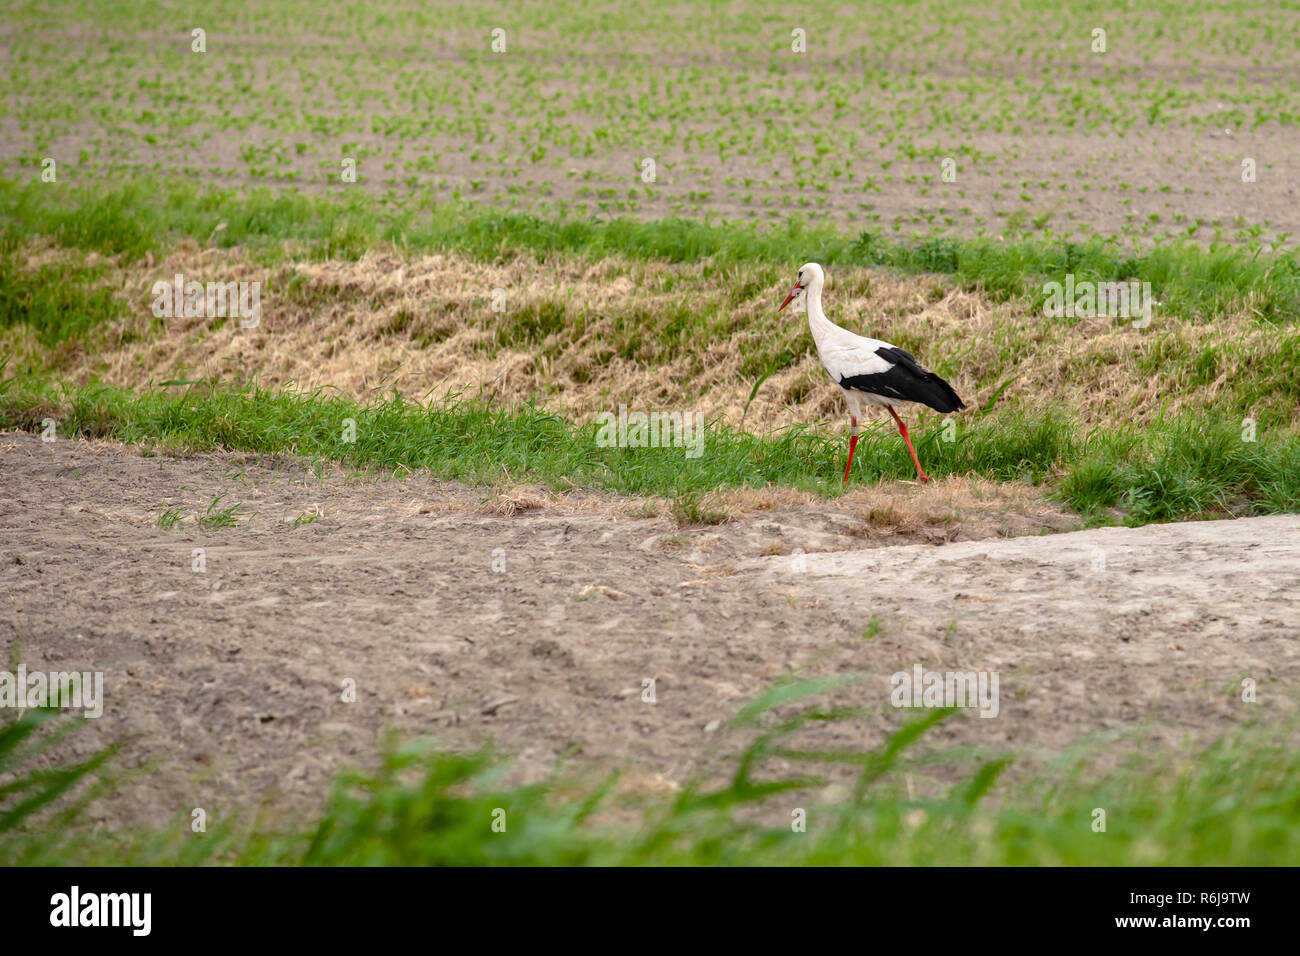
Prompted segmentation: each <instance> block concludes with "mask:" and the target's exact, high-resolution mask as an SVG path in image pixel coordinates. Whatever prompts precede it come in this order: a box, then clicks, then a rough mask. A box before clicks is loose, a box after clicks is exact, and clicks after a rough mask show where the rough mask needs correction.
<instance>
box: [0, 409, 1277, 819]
mask: <svg viewBox="0 0 1300 956" xmlns="http://www.w3.org/2000/svg"><path fill="white" fill-rule="evenodd" d="M0 487H2V488H3V492H4V493H3V496H0V651H3V652H4V653H6V654H8V653H9V652H10V651H11V649H12V647H13V646H14V643H15V641H18V642H21V658H22V661H23V663H24V664H25V665H26V666H27V668H28V669H29V670H60V671H66V670H80V671H102V672H103V673H104V682H105V698H106V701H105V709H104V714H103V716H102V717H101V718H99V719H98V720H89V721H86V724H87V730H86V732H83V733H80V734H77V735H76V736H75V737H74V738H72V741H71V743H70V746H71V747H72V748H73V749H74V750H75V751H76V752H78V753H88V752H89V751H90V750H92V749H93V748H94V747H96V746H100V745H103V744H104V743H106V742H107V741H109V740H112V739H117V738H121V737H128V738H130V740H131V743H130V744H129V746H128V748H127V751H126V754H125V759H126V761H127V762H130V761H133V760H139V759H143V758H146V757H161V758H162V760H161V762H160V764H159V765H158V766H157V767H156V768H155V769H153V770H151V771H150V772H149V773H148V774H146V775H144V776H142V777H141V778H139V779H138V780H136V781H134V782H132V783H131V784H129V785H128V786H127V788H126V789H125V790H124V791H123V795H122V797H121V798H114V799H113V800H111V801H109V802H107V803H105V804H102V805H97V809H96V810H95V813H96V814H98V815H99V816H100V818H101V819H103V821H104V822H105V823H106V824H109V825H120V824H121V823H122V822H125V821H135V822H152V823H158V822H160V821H162V820H166V819H169V818H175V817H176V816H177V815H178V814H187V813H188V812H189V810H190V809H191V808H192V807H196V806H198V807H204V808H205V809H206V810H207V811H208V812H209V813H210V814H213V813H215V814H217V815H224V814H226V813H229V812H232V811H233V810H236V809H238V808H249V807H256V806H272V807H275V808H278V809H279V810H281V811H283V812H285V813H288V814H292V815H300V814H304V813H307V812H309V811H310V810H311V809H312V808H314V807H316V806H318V805H319V800H320V798H321V794H322V793H323V792H324V787H325V785H326V783H327V781H328V779H329V777H330V776H331V775H332V774H333V773H334V772H335V771H336V770H338V769H339V768H341V767H343V766H347V765H367V764H371V763H372V762H373V761H374V759H375V755H376V752H377V749H376V745H377V742H378V741H379V740H381V739H382V736H383V734H384V732H385V731H386V730H388V729H397V730H399V731H401V732H403V733H408V734H428V735H432V736H434V737H435V738H437V739H439V740H441V741H443V742H445V743H446V744H448V745H450V746H453V747H472V746H477V745H479V744H482V743H485V742H489V741H491V742H494V743H495V744H496V745H497V746H498V747H499V748H500V749H502V750H503V751H505V752H507V753H509V754H511V755H513V756H514V757H515V760H516V764H515V765H516V768H517V772H518V773H519V774H521V775H523V776H525V777H535V776H538V775H541V774H544V773H546V772H547V771H548V770H549V769H550V768H552V767H553V766H555V764H556V763H557V761H559V760H561V759H564V760H565V761H567V763H566V766H568V767H571V768H572V767H583V768H591V769H593V770H604V769H607V768H611V767H615V766H619V767H630V768H632V770H633V771H634V772H635V773H636V774H639V779H640V780H641V781H642V783H643V785H644V786H645V787H647V788H650V789H655V788H662V789H665V790H667V789H671V788H672V787H674V786H677V785H680V784H681V783H682V782H683V781H685V780H686V779H687V778H689V777H691V776H692V775H693V774H696V773H698V772H701V771H702V770H707V768H708V765H709V761H710V760H711V759H716V758H717V755H718V753H719V752H720V751H721V750H722V749H725V741H726V740H727V739H730V738H729V737H728V735H727V734H726V733H725V731H720V730H719V727H720V726H722V725H725V723H726V721H728V719H729V718H731V717H732V716H733V715H734V714H735V713H736V711H737V710H738V709H739V707H740V706H741V705H742V704H743V703H744V702H745V701H746V700H748V699H750V698H752V697H753V696H755V695H756V694H758V693H760V692H761V691H762V690H763V689H765V688H766V687H768V686H769V685H770V684H771V683H772V682H773V681H774V680H776V679H777V678H779V677H781V676H782V675H784V674H787V673H789V672H791V671H795V672H798V673H799V674H802V675H813V674H830V673H837V672H849V671H856V672H864V673H866V674H867V675H869V676H868V678H867V679H866V680H865V681H864V682H863V683H860V684H858V685H856V686H855V687H853V688H852V689H850V690H849V691H847V692H846V693H848V695H849V702H850V703H853V704H854V705H856V706H859V707H863V708H866V709H867V711H868V712H869V715H868V716H867V717H864V718H863V719H861V720H855V721H846V722H841V723H837V724H834V725H832V726H829V727H826V728H823V729H822V730H820V731H819V733H821V734H822V739H821V740H820V744H821V745H825V746H848V747H870V746H874V745H876V744H878V743H879V742H880V741H881V740H882V739H883V738H884V737H885V735H887V734H888V733H889V732H891V731H892V730H894V729H896V728H897V727H898V726H899V725H900V724H901V722H902V721H903V719H904V717H906V716H907V712H902V711H899V710H897V709H895V708H894V707H892V706H891V705H890V699H889V698H890V684H889V679H890V675H891V674H894V673H896V672H899V671H911V670H912V668H913V667H914V665H917V664H920V665H921V666H922V667H923V668H924V669H925V670H937V671H944V670H961V671H967V670H971V671H973V670H988V671H992V672H997V673H998V675H999V679H1000V694H999V708H998V715H997V717H996V718H992V719H982V718H979V717H976V716H975V715H974V713H973V712H970V713H969V714H963V715H962V716H963V718H964V719H959V720H956V721H950V722H949V723H948V724H945V725H944V726H942V727H941V728H939V731H938V733H937V735H936V736H937V739H938V741H939V742H940V743H941V744H948V745H968V746H975V747H978V748H982V749H992V750H1006V749H1009V750H1011V751H1014V752H1015V753H1017V754H1019V755H1021V757H1022V758H1023V759H1024V760H1027V761H1030V762H1032V761H1033V760H1035V759H1039V758H1045V757H1047V756H1050V755H1052V754H1055V753H1057V752H1059V751H1060V750H1061V749H1062V748H1064V747H1065V746H1067V745H1068V744H1070V743H1071V742H1073V741H1075V740H1077V739H1078V738H1080V737H1081V736H1087V737H1090V738H1091V739H1098V737H1099V736H1100V737H1101V738H1102V739H1106V738H1108V737H1112V736H1114V735H1121V734H1124V733H1126V732H1128V731H1131V730H1134V729H1135V728H1144V730H1145V731H1149V733H1150V737H1151V739H1152V740H1153V741H1154V745H1157V746H1159V745H1162V744H1167V745H1169V746H1177V745H1179V744H1182V743H1185V742H1186V741H1187V740H1189V739H1203V738H1205V737H1208V736H1213V735H1216V734H1218V733H1220V732H1222V731H1224V730H1226V729H1227V728H1229V727H1230V726H1231V725H1232V724H1234V723H1237V722H1239V721H1242V720H1244V719H1246V718H1248V717H1250V716H1254V715H1257V714H1261V713H1263V712H1264V711H1266V710H1269V709H1274V710H1282V709H1285V708H1287V707H1288V706H1291V704H1293V702H1294V700H1295V689H1296V688H1297V686H1300V653H1298V652H1297V646H1298V643H1297V634H1298V632H1300V597H1298V596H1297V595H1300V516H1296V515H1290V516H1280V517H1269V518H1257V519H1242V520H1237V521H1219V522H1200V523H1188V524H1177V525H1163V526H1151V527H1146V528H1139V529H1128V528H1103V529H1096V530H1088V531H1076V532H1069V533H1060V534H1046V535H1036V534H1025V535H1023V536H1021V537H1013V538H1007V537H1002V535H1006V534H1009V533H1017V532H1019V533H1022V534H1023V533H1024V532H1028V531H1033V530H1036V529H1035V527H1034V524H1037V526H1038V528H1039V529H1044V530H1046V529H1050V528H1061V527H1065V526H1068V525H1066V524H1064V523H1063V516H1060V515H1057V516H1056V517H1055V518H1050V517H1048V516H1047V513H1044V515H1043V516H1040V517H1039V518H1038V519H1035V520H1034V521H1028V523H1025V522H1022V523H1021V524H1019V525H1015V524H1006V523H999V522H998V521H996V520H992V519H991V518H990V517H989V516H987V515H986V516H981V515H979V514H973V513H972V514H971V515H969V520H968V523H967V524H966V525H965V527H966V529H967V530H966V532H965V534H954V533H948V534H947V535H937V536H936V535H935V534H934V533H933V529H927V528H925V527H920V528H913V530H912V531H911V533H910V536H901V535H898V534H890V533H887V530H886V531H882V529H881V528H880V527H878V526H873V525H872V524H871V523H870V522H869V521H867V520H865V519H863V518H862V517H861V514H862V511H861V508H860V507H857V506H853V505H852V504H851V503H850V501H849V499H848V498H846V499H842V500H841V501H838V502H827V503H821V504H817V505H816V506H808V505H803V506H792V507H787V508H775V509H770V510H767V511H765V512H762V513H751V514H749V515H748V516H742V517H740V518H738V519H737V520H735V521H733V522H731V523H728V524H725V525H722V526H718V527H712V528H684V529H682V528H677V527H676V526H675V525H674V524H673V523H672V521H671V519H667V518H662V517H655V518H635V517H631V516H630V515H629V514H628V509H627V508H626V503H625V502H624V503H619V502H616V501H614V500H613V499H605V498H601V497H598V496H588V497H585V498H574V499H563V500H561V501H559V502H558V503H555V504H553V505H549V506H547V507H543V508H531V509H526V510H519V511H517V513H515V514H507V513H506V512H508V511H510V510H511V509H510V508H509V507H501V506H500V502H501V501H502V500H509V499H508V496H507V498H506V499H502V498H500V497H497V498H493V496H492V495H491V494H490V493H488V492H483V491H473V490H470V489H465V488H462V487H458V486H451V485H446V484H440V483H438V482H434V481H431V480H429V479H426V478H423V477H419V476H416V477H413V478H411V479H409V480H407V481H387V482H381V481H373V480H363V479H357V478H356V477H355V476H354V477H351V478H350V477H349V476H346V475H342V474H332V475H327V476H325V477H323V478H321V477H317V476H316V475H314V474H313V473H312V472H311V471H310V470H307V469H305V468H304V467H303V466H302V465H301V464H300V463H297V462H269V461H265V460H263V461H262V462H261V463H256V462H252V461H251V460H249V459H245V458H244V457H243V456H220V455H217V456H195V457H189V458H164V457H143V456H140V455H138V454H136V453H135V452H133V451H130V450H129V449H124V448H120V447H117V446H112V445H106V444H87V443H81V442H73V441H66V440H59V441H56V442H53V443H48V444H46V443H42V442H41V441H40V440H39V438H37V437H35V436H32V435H27V434H15V433H6V434H0ZM222 493H224V494H225V495H226V498H225V499H223V502H222V504H223V505H224V504H234V503H236V502H238V503H241V504H243V505H245V506H246V507H247V509H248V510H249V512H251V513H252V516H251V517H248V518H246V519H245V520H244V521H242V522H241V524H240V525H239V526H238V527H235V528H227V529H222V530H217V531H211V532H205V531H203V530H201V529H200V528H198V527H197V525H196V523H195V521H194V519H193V512H195V511H196V510H203V509H204V508H205V507H206V504H207V503H208V502H210V501H211V500H212V498H213V497H214V496H215V495H217V494H222ZM942 493H943V491H942V489H941V488H939V489H936V488H933V487H932V488H920V487H911V488H904V489H902V490H899V489H898V488H894V489H892V490H887V489H864V490H862V491H860V492H857V493H855V494H856V495H858V496H860V497H861V498H865V499H870V498H872V497H873V496H878V497H884V496H886V495H887V494H895V495H899V494H901V495H905V496H912V497H917V498H920V497H922V496H926V495H940V494H942ZM485 500H487V502H488V503H487V505H486V506H485V505H484V504H483V502H484V501H485ZM171 506H178V507H181V508H182V509H183V510H184V511H185V512H186V514H187V515H188V517H187V518H186V520H185V521H184V522H182V524H181V525H180V526H179V527H176V528H173V529H171V530H164V529H162V528H159V527H158V526H157V518H158V516H159V514H160V513H161V512H162V511H163V510H164V509H165V508H167V507H171ZM855 507H856V509H857V510H855ZM990 507H991V508H993V507H997V503H996V502H994V503H992V504H991V505H990ZM317 509H319V510H320V511H321V512H323V517H321V518H319V519H318V520H316V521H314V522H312V523H310V524H304V525H301V526H299V527H291V526H290V525H289V524H287V523H286V522H285V520H284V519H286V518H292V517H293V516H294V515H297V514H302V513H305V512H310V511H314V510H317ZM493 511H496V512H497V513H492V512H493ZM977 535H983V536H984V537H983V538H982V539H981V540H954V541H950V542H949V543H945V544H940V545H936V544H933V543H923V542H927V541H931V540H943V539H944V538H945V537H946V538H961V537H969V536H977ZM900 541H901V542H902V543H899V542H900ZM196 548H201V549H202V550H203V560H204V570H203V571H201V572H199V571H195V570H194V569H193V568H194V549H196ZM800 549H801V550H802V552H803V553H800ZM494 564H495V566H496V569H495V570H494ZM873 617H874V619H875V621H876V626H875V628H874V630H875V633H874V634H872V635H870V636H864V630H868V625H869V622H870V621H871V620H872V619H873ZM651 678H652V679H654V681H655V685H654V690H655V698H656V699H655V702H654V703H648V702H645V701H644V700H643V699H642V698H643V692H642V688H643V681H645V680H647V679H651ZM1247 678H1249V679H1252V680H1254V681H1255V682H1256V686H1257V695H1258V702H1257V703H1254V704H1251V703H1246V702H1243V701H1242V699H1241V692H1240V687H1241V682H1242V680H1243V679H1247ZM346 681H355V686H356V698H357V699H356V701H355V702H344V701H343V700H342V699H341V697H342V688H343V686H344V683H345V682H346Z"/></svg>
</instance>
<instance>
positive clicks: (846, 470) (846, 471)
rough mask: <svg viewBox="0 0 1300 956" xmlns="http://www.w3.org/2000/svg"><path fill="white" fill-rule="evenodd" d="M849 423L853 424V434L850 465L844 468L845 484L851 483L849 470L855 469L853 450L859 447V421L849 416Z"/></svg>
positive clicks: (851, 437)
mask: <svg viewBox="0 0 1300 956" xmlns="http://www.w3.org/2000/svg"><path fill="white" fill-rule="evenodd" d="M849 421H851V422H853V434H852V435H850V436H849V463H848V464H847V465H845V466H844V482H843V483H844V484H846V485H847V484H848V483H849V469H850V468H852V467H853V449H855V448H857V447H858V420H857V419H856V418H854V417H852V416H849Z"/></svg>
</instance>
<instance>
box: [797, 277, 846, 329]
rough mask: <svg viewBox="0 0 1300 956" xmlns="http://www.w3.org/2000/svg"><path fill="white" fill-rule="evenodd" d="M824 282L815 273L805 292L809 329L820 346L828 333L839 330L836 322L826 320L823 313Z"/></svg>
mask: <svg viewBox="0 0 1300 956" xmlns="http://www.w3.org/2000/svg"><path fill="white" fill-rule="evenodd" d="M824 281H825V280H824V279H823V278H822V276H819V275H817V274H816V273H814V274H813V276H812V278H811V279H810V280H809V282H808V288H806V289H805V290H804V306H805V307H806V308H807V310H808V329H809V330H810V331H811V332H812V336H813V341H814V342H817V343H819V344H820V343H821V341H822V340H823V339H824V338H825V336H826V335H827V333H830V332H833V331H835V330H836V329H838V328H839V326H837V325H836V324H835V323H834V322H832V321H831V320H830V319H828V318H826V313H825V312H823V311H822V284H823V282H824Z"/></svg>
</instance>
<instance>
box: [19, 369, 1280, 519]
mask: <svg viewBox="0 0 1300 956" xmlns="http://www.w3.org/2000/svg"><path fill="white" fill-rule="evenodd" d="M47 416H53V417H55V418H57V419H59V427H58V433H59V434H60V435H62V436H67V437H84V438H111V439H114V440H117V441H122V442H126V443H128V444H133V445H138V446H140V447H142V448H144V449H146V450H168V449H189V450H198V451H206V450H216V449H226V450H230V451H240V452H253V453H259V454H267V455H281V454H292V455H298V456H302V457H305V458H309V459H322V460H329V461H337V462H340V463H343V464H345V465H348V466H351V467H354V468H358V469H364V470H369V471H373V472H377V473H380V474H385V475H386V474H392V473H395V472H398V471H399V470H403V469H421V470H424V471H427V472H428V473H429V474H432V475H435V476H437V477H441V478H451V479H457V480H461V481H465V482H468V483H473V484H497V483H501V482H505V481H510V482H517V481H533V482H539V483H542V484H545V485H547V486H549V487H552V488H554V489H559V490H562V489H567V488H572V487H579V486H584V487H594V488H603V489H608V490H610V491H615V492H621V493H624V494H633V495H654V496H665V497H669V498H672V499H674V502H675V503H674V511H675V512H676V513H677V515H678V517H679V520H682V521H684V522H687V523H704V524H709V523H714V522H716V521H717V520H721V516H720V515H717V514H715V513H713V511H711V510H710V509H709V508H708V507H705V506H704V505H703V504H702V502H701V498H700V496H701V494H702V493H704V492H708V491H715V490H718V489H726V488H739V487H745V486H748V487H766V486H769V485H780V486H789V487H794V488H800V489H804V490H808V491H812V492H815V493H817V494H820V495H825V496H828V497H830V496H835V495H838V494H840V493H841V484H840V476H841V474H842V470H843V456H844V454H845V451H846V448H845V445H844V443H843V441H842V440H840V439H839V438H836V437H833V436H829V435H825V434H822V433H819V432H816V431H813V430H810V429H808V428H804V427H791V428H786V429H781V430H779V431H777V432H776V433H774V434H771V435H765V436H760V435H752V434H749V433H745V432H737V431H733V430H731V429H728V428H725V427H721V426H716V425H710V426H709V427H707V428H706V430H705V440H704V445H703V453H702V454H701V455H700V456H699V457H697V458H688V457H686V454H685V449H682V448H626V447H601V446H600V445H598V444H597V441H596V437H597V431H598V426H597V425H596V424H594V423H592V424H586V425H576V424H574V423H570V422H567V421H565V420H564V419H563V418H561V417H560V416H558V415H556V414H552V413H549V412H546V411H543V410H540V409H538V408H536V407H533V406H530V405H521V406H517V407H511V408H501V407H493V406H492V405H489V404H487V403H485V402H483V401H471V400H455V399H453V400H449V401H445V402H436V403H430V404H428V405H421V404H418V403H415V402H412V401H409V400H405V399H402V398H400V397H396V396H395V397H392V398H389V399H386V400H380V401H376V402H373V403H370V404H364V405H363V404H359V403H357V402H355V401H352V400H350V399H347V398H343V397H336V396H329V395H326V394H323V393H312V394H302V393H298V392H294V391H290V390H280V391H269V390H265V389H261V388H258V387H256V386H245V387H240V388H225V387H210V386H198V387H195V386H188V387H180V386H175V387H171V388H161V389H158V390H155V391H150V392H145V393H141V394H136V393H132V392H129V391H125V390H122V389H117V388H113V387H110V386H106V385H89V386H64V387H61V388H60V387H55V386H53V385H51V384H50V383H49V382H47V381H45V380H43V379H40V378H31V377H23V378H19V377H18V376H13V377H10V378H7V379H4V380H3V382H0V428H19V429H25V430H29V431H35V430H37V429H38V428H39V425H40V421H41V420H42V419H43V418H45V417H47ZM349 419H351V420H353V421H354V422H355V423H356V433H355V441H347V440H345V438H346V436H347V435H348V434H349V432H350V429H348V427H347V425H346V422H347V420H349ZM914 436H915V437H914V444H915V446H916V449H917V453H918V455H920V457H921V460H922V461H923V462H924V463H925V465H926V468H927V471H928V472H929V474H930V475H931V477H933V478H941V477H943V476H945V475H954V474H955V475H973V476H979V477H984V478H989V479H994V480H999V481H1026V482H1032V483H1043V484H1045V485H1046V486H1047V488H1048V490H1050V491H1054V492H1056V493H1058V494H1059V495H1060V496H1061V498H1062V499H1063V500H1064V501H1066V502H1067V503H1069V504H1070V505H1071V506H1073V507H1074V508H1076V509H1078V510H1079V511H1081V512H1083V513H1084V514H1087V515H1091V516H1094V517H1102V518H1103V519H1104V518H1105V516H1106V515H1107V514H1109V511H1108V509H1113V508H1118V509H1120V510H1121V512H1122V513H1123V514H1124V515H1125V516H1126V518H1127V520H1128V521H1130V522H1132V523H1144V522H1147V521H1164V520H1172V519H1176V518H1187V517H1209V516H1225V515H1244V514H1268V513H1277V512H1287V511H1296V510H1300V435H1296V434H1295V433H1293V432H1282V433H1278V434H1275V435H1260V436H1258V440H1257V441H1254V442H1248V441H1243V440H1242V438H1243V433H1242V430H1241V427H1240V425H1239V424H1238V423H1236V422H1233V421H1231V420H1222V419H1216V418H1214V417H1211V416H1208V415H1195V416H1193V415H1185V416H1182V417H1179V418H1173V419H1169V420H1161V421H1158V422H1157V423H1156V424H1154V425H1152V426H1151V427H1149V428H1146V429H1141V430H1137V429H1133V430H1129V431H1122V432H1115V431H1111V430H1100V429H1099V430H1095V431H1093V432H1091V433H1088V434H1081V433H1080V432H1079V430H1078V429H1076V428H1075V427H1074V426H1073V425H1072V424H1071V423H1070V421H1069V420H1068V419H1067V418H1064V417H1060V416H1045V417H1041V418H1030V417H1028V416H1025V415H1021V414H1015V413H1003V414H999V415H996V416H993V415H988V416H984V417H975V418H972V419H971V420H970V421H969V422H968V423H966V424H964V425H963V427H962V428H961V429H959V430H958V431H957V432H956V439H955V440H953V441H947V440H945V435H944V430H943V429H942V428H941V427H933V426H925V427H919V428H916V429H914ZM914 475H915V473H914V471H913V468H912V464H911V461H910V459H909V458H908V456H907V452H906V449H905V448H904V446H903V444H902V442H901V441H900V440H899V438H898V436H897V434H896V433H895V432H894V431H893V429H891V428H887V427H885V426H883V425H882V426H880V427H876V428H867V429H864V430H863V434H862V438H861V441H860V442H859V445H858V452H857V456H856V457H855V463H854V473H853V477H852V479H851V482H850V485H853V484H862V483H870V482H875V481H879V480H882V479H883V480H898V479H912V478H913V477H914ZM215 505H216V503H215V502H214V507H215ZM209 511H210V512H212V509H209ZM214 514H219V517H213V515H214ZM232 515H233V513H232V509H220V511H219V513H218V512H213V513H212V514H210V515H209V516H208V517H209V518H210V519H212V520H213V521H217V522H218V523H220V522H224V521H227V520H234V519H233V516H232Z"/></svg>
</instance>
